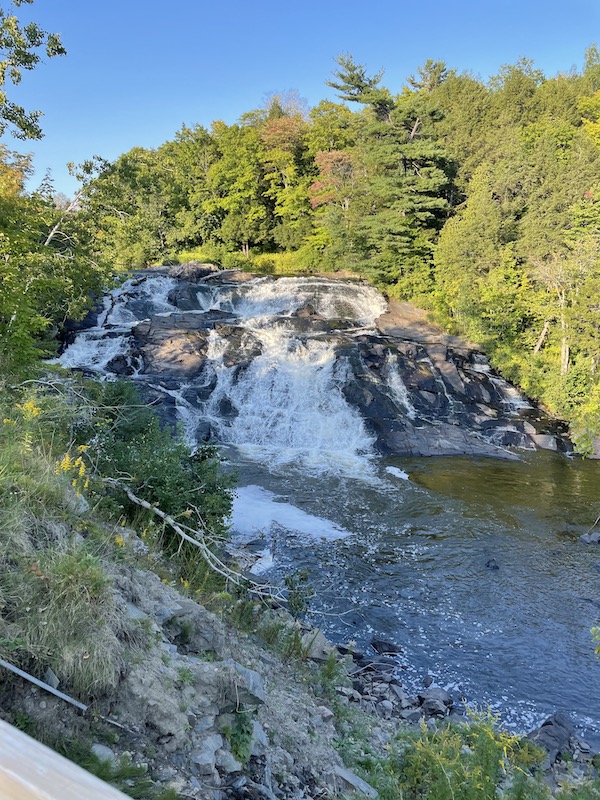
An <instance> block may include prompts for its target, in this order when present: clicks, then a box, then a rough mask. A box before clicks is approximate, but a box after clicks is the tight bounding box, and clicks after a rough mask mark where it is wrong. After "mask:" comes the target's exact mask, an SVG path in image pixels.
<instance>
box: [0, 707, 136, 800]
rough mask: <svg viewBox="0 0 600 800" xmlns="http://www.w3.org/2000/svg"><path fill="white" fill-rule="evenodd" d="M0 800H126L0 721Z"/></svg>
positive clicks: (126, 799)
mask: <svg viewBox="0 0 600 800" xmlns="http://www.w3.org/2000/svg"><path fill="white" fill-rule="evenodd" d="M0 798H2V800H128V798H127V797H126V796H125V795H124V794H123V793H122V792H119V791H118V790H117V789H114V788H113V787H112V786H109V785H108V783H104V781H101V780H100V779H99V778H96V777H95V776H94V775H91V774H90V773H89V772H86V771H85V770H84V769H81V767H78V766H77V765H76V764H73V762H72V761H69V760H68V759H66V758H63V756H61V755H59V754H58V753H55V752H54V750H51V749H50V748H49V747H46V746H45V745H43V744H40V742H36V740H35V739H32V738H31V737H30V736H27V734H25V733H23V732H22V731H19V730H17V729H16V728H13V726H12V725H9V724H8V723H6V722H3V721H2V720H0Z"/></svg>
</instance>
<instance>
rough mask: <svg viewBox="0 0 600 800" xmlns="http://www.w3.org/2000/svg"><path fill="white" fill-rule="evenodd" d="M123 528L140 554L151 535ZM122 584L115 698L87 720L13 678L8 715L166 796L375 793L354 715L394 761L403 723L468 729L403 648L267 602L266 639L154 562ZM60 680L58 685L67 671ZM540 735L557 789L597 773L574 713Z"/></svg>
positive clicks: (5, 702) (294, 797) (117, 585)
mask: <svg viewBox="0 0 600 800" xmlns="http://www.w3.org/2000/svg"><path fill="white" fill-rule="evenodd" d="M119 531H120V536H122V537H123V539H124V541H125V547H126V549H127V550H128V551H130V552H131V553H132V554H137V555H136V556H135V557H136V558H137V559H138V560H139V556H140V554H141V555H142V556H143V555H144V553H145V552H146V550H145V544H144V543H143V541H142V540H141V539H139V538H138V537H137V536H136V534H135V533H134V531H131V530H128V529H121V528H120V529H119ZM112 579H113V580H114V589H115V592H116V593H117V595H118V603H119V607H120V609H121V613H122V616H123V619H122V623H121V627H122V629H123V631H124V632H125V633H126V636H127V639H128V641H129V642H130V650H129V657H128V660H127V663H124V664H123V668H122V672H121V679H120V682H119V684H118V686H117V687H116V689H115V691H114V692H113V693H111V694H110V696H106V695H103V696H101V697H99V698H97V701H96V703H95V704H94V713H93V714H84V715H81V714H79V713H78V712H76V711H75V710H74V709H73V708H72V706H70V705H68V704H67V703H65V702H63V701H62V700H60V699H58V698H56V697H54V696H52V695H50V694H47V693H46V692H45V691H43V690H42V689H39V688H37V687H32V686H31V685H30V684H28V683H26V682H20V681H18V682H12V681H11V682H10V683H9V684H5V685H4V687H3V691H2V692H0V695H1V696H0V700H1V703H0V708H2V717H3V718H4V719H7V720H8V721H9V722H12V723H15V722H16V723H18V722H19V720H21V721H22V720H24V719H28V720H29V721H30V724H31V722H32V723H33V724H34V725H35V726H36V728H37V729H38V730H42V731H43V732H44V735H45V737H46V738H50V739H53V740H54V741H57V742H61V741H63V742H71V741H73V740H78V741H80V742H85V743H87V746H89V747H90V748H91V752H92V753H93V754H94V755H95V756H96V758H98V759H100V760H102V761H106V762H108V763H109V765H112V766H113V767H114V768H115V770H116V769H118V766H119V765H122V764H123V763H126V764H128V765H132V766H133V768H134V769H135V768H138V769H140V770H141V771H142V772H143V773H144V774H145V775H146V776H147V779H148V780H149V781H150V783H151V784H152V785H153V786H154V788H155V789H156V790H164V789H169V790H172V791H173V792H175V793H176V794H177V796H179V797H182V798H183V797H185V798H197V799H198V800H228V799H237V800H261V799H263V798H264V799H266V800H275V798H277V800H310V798H314V800H316V799H317V798H319V799H320V800H322V798H349V797H354V796H360V797H372V798H375V797H377V792H376V791H375V790H374V789H373V787H371V786H370V785H369V784H368V783H366V782H365V781H364V780H363V779H361V777H359V776H358V775H357V774H356V773H355V772H353V771H352V770H350V769H348V768H347V767H346V766H344V763H343V762H342V759H341V757H340V755H339V753H338V750H337V749H336V743H339V742H340V741H341V740H343V737H344V735H345V733H346V727H347V725H348V720H349V719H353V721H354V722H355V723H356V722H357V721H358V722H359V723H360V724H362V726H363V728H364V729H366V730H368V731H369V733H368V747H369V748H370V750H371V752H373V751H374V752H379V753H381V756H382V757H385V755H386V753H387V748H388V746H389V743H390V741H391V739H392V737H394V736H395V735H396V734H397V733H398V731H399V729H401V728H402V727H403V726H411V725H412V726H417V728H418V726H419V725H420V724H426V726H427V727H428V728H429V729H430V730H434V729H435V728H436V726H438V725H440V724H444V722H445V721H446V720H454V721H455V722H457V723H461V722H466V721H467V719H466V717H465V708H464V706H463V705H462V703H460V702H458V701H457V700H456V699H455V698H453V697H452V696H451V694H450V693H449V692H447V691H446V690H444V689H443V688H442V687H439V686H436V685H434V684H433V683H432V682H431V679H430V678H427V677H426V678H425V679H424V682H423V689H422V690H421V691H419V692H418V693H414V694H409V693H407V692H406V691H405V689H404V688H403V686H402V681H401V678H399V675H400V671H399V667H400V663H399V660H398V658H399V649H398V647H397V646H395V645H393V644H391V643H388V642H385V641H377V640H375V641H373V642H372V643H371V645H370V648H371V653H370V654H369V653H366V652H360V651H358V650H357V649H356V648H355V647H354V646H353V645H352V644H349V645H348V646H338V647H337V648H336V647H334V646H333V645H332V644H330V643H329V642H328V641H327V640H326V639H325V637H324V636H323V634H322V633H321V632H320V631H319V630H318V629H315V628H312V627H310V626H309V625H306V624H303V623H299V622H297V621H296V620H294V619H293V618H292V617H291V616H290V615H289V614H288V613H287V612H286V611H285V610H284V609H283V608H281V607H276V606H275V607H273V608H272V609H271V610H270V611H265V610H264V609H263V610H261V611H260V612H259V607H258V606H256V609H255V611H256V613H255V621H254V623H252V625H253V626H254V627H256V628H257V629H258V630H260V631H261V632H262V636H256V635H255V634H249V633H246V634H244V633H240V632H239V630H235V629H233V628H232V627H230V626H229V625H227V623H225V622H224V621H223V620H222V619H220V618H219V617H217V616H215V615H214V614H212V613H210V612H209V611H207V610H206V608H204V607H203V606H202V605H199V604H198V603H197V602H195V601H194V600H193V599H192V598H190V597H187V596H185V595H184V594H182V593H180V592H179V591H178V590H177V588H175V587H174V586H172V585H169V584H167V583H165V582H164V581H161V580H160V579H159V578H158V576H157V575H156V574H155V573H153V572H149V571H147V570H146V569H143V568H141V567H140V566H135V565H132V564H128V563H127V562H122V563H121V564H120V565H116V566H115V567H114V570H113V573H112ZM266 639H271V641H272V642H273V645H272V647H271V649H266V647H265V644H264V642H265V641H266ZM277 643H278V644H277ZM282 643H283V645H284V650H285V655H284V658H283V660H282V657H281V654H280V653H281V645H282ZM290 643H293V648H290ZM278 648H279V654H277V650H278ZM336 662H337V666H336V667H335V670H332V665H333V664H335V663H336ZM324 665H328V666H329V670H325V669H324ZM325 676H328V677H327V678H326V679H325ZM46 680H48V681H51V682H52V685H53V686H54V687H56V685H57V681H56V677H55V676H54V675H52V674H51V673H50V674H47V675H46ZM324 680H325V682H324ZM59 688H62V687H59ZM361 718H362V722H361ZM530 737H531V738H532V740H533V741H534V742H535V743H536V744H538V745H539V746H541V747H543V748H544V749H545V751H546V752H547V758H546V763H545V765H544V769H545V770H546V775H547V782H548V783H549V784H550V785H551V786H558V784H559V783H560V782H562V781H564V780H565V779H568V780H571V781H577V780H579V779H582V778H585V777H586V776H588V775H591V774H595V772H594V766H593V764H594V756H593V754H592V753H591V750H590V747H589V746H588V745H587V744H585V743H584V742H582V741H581V739H580V738H579V737H578V736H577V734H576V733H575V731H574V729H573V727H572V725H571V724H570V723H569V721H568V720H567V719H565V718H564V717H563V716H561V715H555V716H553V717H551V718H550V719H549V720H547V721H546V722H545V723H544V725H543V726H542V727H541V728H540V729H538V730H537V731H534V732H533V733H532V734H531V735H530ZM365 746H367V740H365ZM136 796H137V795H136ZM149 796H150V795H149ZM153 796H154V795H153Z"/></svg>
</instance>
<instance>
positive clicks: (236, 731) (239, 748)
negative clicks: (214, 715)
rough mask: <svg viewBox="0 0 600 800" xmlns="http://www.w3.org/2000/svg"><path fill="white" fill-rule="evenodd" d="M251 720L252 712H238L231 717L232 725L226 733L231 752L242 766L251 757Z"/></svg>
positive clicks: (252, 728)
mask: <svg viewBox="0 0 600 800" xmlns="http://www.w3.org/2000/svg"><path fill="white" fill-rule="evenodd" d="M253 718H254V714H253V713H252V712H250V711H243V710H238V711H236V712H235V713H234V715H233V725H232V726H231V728H230V729H229V730H228V731H227V733H228V739H229V744H230V746H231V752H232V753H233V755H234V756H235V757H236V758H237V760H238V761H240V762H241V763H242V764H246V763H247V762H248V761H249V760H250V756H251V755H252V732H253V730H254V727H253Z"/></svg>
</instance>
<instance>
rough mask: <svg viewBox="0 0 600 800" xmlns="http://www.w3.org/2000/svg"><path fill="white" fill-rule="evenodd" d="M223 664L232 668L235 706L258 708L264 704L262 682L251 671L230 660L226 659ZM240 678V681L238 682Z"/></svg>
mask: <svg viewBox="0 0 600 800" xmlns="http://www.w3.org/2000/svg"><path fill="white" fill-rule="evenodd" d="M223 663H224V664H228V665H229V666H231V667H233V669H234V670H235V672H236V673H237V675H236V687H235V689H236V697H235V699H236V704H240V703H241V704H242V705H251V706H258V705H261V704H262V703H264V702H265V700H266V697H267V695H266V693H265V687H264V684H263V680H262V678H261V677H260V675H259V674H258V672H255V671H254V670H253V669H248V667H244V666H242V664H238V662H237V661H234V660H233V659H231V658H228V659H226V660H225V661H224V662H223ZM240 678H241V681H240V680H239V679H240Z"/></svg>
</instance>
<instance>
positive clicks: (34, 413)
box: [17, 400, 42, 419]
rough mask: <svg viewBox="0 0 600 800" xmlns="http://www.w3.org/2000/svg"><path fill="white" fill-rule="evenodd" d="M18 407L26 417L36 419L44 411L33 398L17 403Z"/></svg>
mask: <svg viewBox="0 0 600 800" xmlns="http://www.w3.org/2000/svg"><path fill="white" fill-rule="evenodd" d="M17 408H18V409H19V411H20V412H21V414H23V416H24V418H25V419H35V418H36V417H39V415H40V414H41V413H42V409H41V408H38V406H36V404H35V403H34V402H33V400H28V401H27V402H26V403H23V404H21V403H17Z"/></svg>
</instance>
